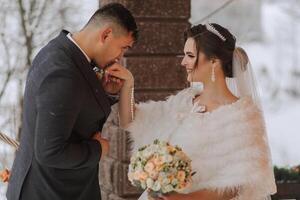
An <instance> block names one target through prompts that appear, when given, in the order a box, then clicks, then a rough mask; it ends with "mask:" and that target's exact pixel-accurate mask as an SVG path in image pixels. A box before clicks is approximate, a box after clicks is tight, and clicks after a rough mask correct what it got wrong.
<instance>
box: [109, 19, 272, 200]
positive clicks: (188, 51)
mask: <svg viewBox="0 0 300 200" xmlns="http://www.w3.org/2000/svg"><path fill="white" fill-rule="evenodd" d="M185 39H186V42H185V46H184V58H183V60H182V63H181V64H182V66H183V67H185V68H186V71H187V74H188V76H187V80H188V81H189V82H191V85H192V86H193V85H194V83H195V82H202V83H203V88H202V89H199V88H198V87H190V88H187V89H184V90H182V91H180V92H179V93H178V94H177V95H175V96H171V97H169V98H168V99H167V100H166V101H158V102H153V101H150V102H146V103H140V104H138V105H136V106H135V108H133V107H134V105H133V94H132V93H133V87H131V89H130V87H127V88H128V89H126V90H123V91H121V94H120V104H119V117H120V125H121V126H122V127H124V128H126V129H127V130H128V131H129V132H130V133H131V139H132V140H133V151H136V150H137V149H138V148H139V147H140V146H142V145H145V144H149V143H151V142H152V141H153V140H154V139H160V140H165V141H169V142H170V143H171V144H174V145H175V144H176V145H179V146H181V147H182V148H183V150H184V151H185V152H186V153H187V155H189V156H190V158H191V159H192V166H193V170H194V171H196V172H197V173H196V174H195V176H193V184H192V186H191V187H190V188H188V189H186V190H184V191H180V193H179V192H173V193H171V194H169V195H166V196H162V197H160V198H159V199H164V200H185V199H186V200H193V199H195V200H201V199H205V200H209V199H211V200H213V199H214V200H216V199H222V200H225V199H239V200H264V199H269V198H270V195H271V194H274V193H275V192H276V185H275V180H274V174H273V170H272V162H271V156H270V151H269V146H268V140H267V135H266V130H265V124H264V118H263V113H262V110H261V107H260V105H259V100H258V97H257V94H256V90H255V89H256V88H255V84H254V79H253V76H252V74H251V66H250V63H249V60H248V57H247V54H246V52H245V51H244V50H243V49H242V48H240V47H236V40H235V37H234V36H233V35H232V34H231V33H230V32H229V31H228V30H227V29H226V28H224V27H222V26H220V25H218V24H205V25H202V24H199V25H196V26H193V27H192V28H190V29H188V30H187V31H186V32H185ZM113 73H114V72H111V75H113ZM132 85H133V84H132ZM132 85H131V86H132ZM133 117H134V120H133V121H132V122H131V120H132V118H133ZM139 199H140V200H146V199H148V197H147V192H146V191H145V192H144V193H143V195H142V196H141V197H140V198H139Z"/></svg>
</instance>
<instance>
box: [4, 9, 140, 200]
mask: <svg viewBox="0 0 300 200" xmlns="http://www.w3.org/2000/svg"><path fill="white" fill-rule="evenodd" d="M136 40H137V26H136V23H135V20H134V18H133V16H132V14H131V13H130V12H129V11H128V10H127V9H126V8H125V7H123V6H122V5H121V4H116V3H114V4H108V5H106V6H104V7H102V8H100V9H99V10H97V11H96V12H95V14H94V15H93V16H92V17H91V19H90V20H89V22H88V23H87V24H86V25H85V27H84V28H83V29H82V30H81V31H79V32H77V33H74V34H71V33H69V32H67V31H65V30H63V31H62V32H61V33H60V34H59V35H58V36H57V37H56V38H55V39H53V40H52V41H50V42H49V43H48V44H47V45H46V46H45V47H44V48H43V49H42V50H41V51H40V52H39V53H38V55H37V56H36V58H35V59H34V61H33V64H32V67H31V68H30V71H29V74H28V77H27V82H26V89H25V94H24V113H23V127H22V134H21V140H20V147H19V149H18V151H17V152H16V159H15V161H14V164H13V167H12V172H11V176H10V180H9V185H8V190H7V199H8V200H19V199H21V200H23V199H25V200H71V199H72V200H100V199H101V195H100V188H99V180H98V163H99V161H100V159H101V158H102V157H103V156H105V155H106V154H107V152H108V141H107V140H105V139H104V138H102V137H101V134H100V132H101V130H102V127H103V124H104V123H105V121H106V119H107V117H108V115H109V114H110V111H111V108H110V107H111V105H112V104H113V103H114V101H113V100H112V99H111V98H110V97H111V95H110V94H116V93H118V91H119V90H121V89H122V87H123V85H125V83H126V81H129V80H127V79H126V78H124V77H126V76H124V74H126V73H127V74H128V70H127V69H126V68H124V67H122V66H121V65H119V64H118V63H117V62H118V60H120V59H121V58H122V56H123V54H124V52H125V51H126V50H127V49H128V48H130V47H131V46H132V45H133V43H134V42H135V41H136ZM93 63H94V65H97V66H99V67H100V68H102V69H104V68H105V69H109V66H110V65H113V66H114V69H115V70H118V71H119V73H118V74H120V77H116V76H115V77H111V76H109V75H107V74H104V76H103V78H102V80H101V81H100V80H98V79H97V76H96V74H95V72H94V70H93V69H95V66H93V65H92V64H93ZM127 77H128V76H127ZM130 81H132V80H130Z"/></svg>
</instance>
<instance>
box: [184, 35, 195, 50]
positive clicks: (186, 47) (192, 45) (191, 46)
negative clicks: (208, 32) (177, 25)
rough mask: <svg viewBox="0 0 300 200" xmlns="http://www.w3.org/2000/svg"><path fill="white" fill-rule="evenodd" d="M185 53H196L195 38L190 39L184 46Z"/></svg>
mask: <svg viewBox="0 0 300 200" xmlns="http://www.w3.org/2000/svg"><path fill="white" fill-rule="evenodd" d="M184 50H185V51H196V43H195V40H194V39H193V38H188V39H187V40H186V42H185V45H184Z"/></svg>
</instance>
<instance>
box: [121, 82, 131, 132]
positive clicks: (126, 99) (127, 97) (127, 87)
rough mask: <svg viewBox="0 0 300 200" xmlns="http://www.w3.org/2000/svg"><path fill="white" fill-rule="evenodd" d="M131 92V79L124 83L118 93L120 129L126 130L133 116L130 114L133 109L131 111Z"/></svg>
mask: <svg viewBox="0 0 300 200" xmlns="http://www.w3.org/2000/svg"><path fill="white" fill-rule="evenodd" d="M133 90H134V79H133V78H132V79H130V80H127V81H125V82H124V85H123V87H122V89H121V91H120V101H119V120H120V127H121V128H126V127H127V126H128V124H129V123H130V122H131V121H132V115H133V114H134V113H132V112H134V109H133V110H132V106H134V99H133V98H134V97H133ZM132 104H133V105H132Z"/></svg>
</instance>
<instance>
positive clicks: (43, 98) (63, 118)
mask: <svg viewBox="0 0 300 200" xmlns="http://www.w3.org/2000/svg"><path fill="white" fill-rule="evenodd" d="M81 91H82V85H80V81H79V78H78V74H76V73H75V72H72V71H71V70H58V71H55V72H52V73H51V74H49V75H47V77H46V78H45V79H44V80H43V82H42V83H41V85H40V87H39V89H38V92H37V96H36V105H37V118H36V126H35V141H34V151H35V157H36V159H37V161H38V162H39V163H40V164H41V165H46V166H49V167H55V168H61V169H78V168H83V167H91V166H96V165H97V164H98V162H99V160H100V155H101V145H100V143H99V142H98V141H96V140H92V139H90V140H85V141H81V142H77V143H74V142H70V141H69V139H70V135H71V132H72V129H73V127H74V124H75V121H76V118H77V116H78V113H79V112H80V107H81V103H82V100H83V99H82V98H84V97H82V95H81Z"/></svg>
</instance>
